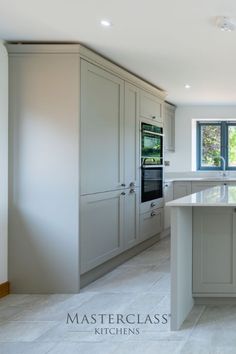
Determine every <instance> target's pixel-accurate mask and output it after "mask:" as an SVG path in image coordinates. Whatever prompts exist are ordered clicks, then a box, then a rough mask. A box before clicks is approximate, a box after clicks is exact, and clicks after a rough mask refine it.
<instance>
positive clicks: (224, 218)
mask: <svg viewBox="0 0 236 354" xmlns="http://www.w3.org/2000/svg"><path fill="white" fill-rule="evenodd" d="M235 222H236V213H235V212H234V209H233V208H222V207H205V208H200V207H195V208H194V209H193V292H194V293H206V294H213V296H214V294H220V293H222V294H227V293H235V292H236V257H235V254H236V228H235V227H236V224H235Z"/></svg>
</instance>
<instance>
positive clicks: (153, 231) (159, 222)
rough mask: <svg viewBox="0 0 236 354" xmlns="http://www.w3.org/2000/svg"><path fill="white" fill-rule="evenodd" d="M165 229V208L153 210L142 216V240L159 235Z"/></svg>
mask: <svg viewBox="0 0 236 354" xmlns="http://www.w3.org/2000/svg"><path fill="white" fill-rule="evenodd" d="M162 229H163V208H157V209H153V210H151V211H148V212H147V213H144V214H141V215H140V240H141V241H144V240H147V239H148V238H150V237H152V236H155V235H157V234H159V233H160V232H161V231H162Z"/></svg>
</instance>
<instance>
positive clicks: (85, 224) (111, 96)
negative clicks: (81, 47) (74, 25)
mask: <svg viewBox="0 0 236 354" xmlns="http://www.w3.org/2000/svg"><path fill="white" fill-rule="evenodd" d="M138 97H139V92H138V89H137V88H136V87H135V86H134V85H132V84H130V83H127V82H125V81H123V80H121V79H120V78H119V77H117V76H116V75H113V74H111V73H109V72H107V71H105V70H103V69H102V68H100V67H97V66H96V65H93V64H91V63H88V62H86V61H84V60H82V62H81V107H82V111H81V195H82V196H81V204H80V208H81V212H80V220H81V221H80V231H81V233H80V238H81V273H85V272H87V271H88V270H91V269H92V268H94V267H96V266H98V265H100V264H102V263H103V262H105V261H107V260H109V259H111V258H112V257H114V256H115V255H118V254H119V253H121V252H122V251H124V250H126V249H128V248H130V247H132V246H134V245H135V244H137V243H138V240H139V231H138V229H139V192H138V191H139V190H138V185H139V168H138V161H139V155H138V151H139V141H138V123H137V122H138V120H137V116H138Z"/></svg>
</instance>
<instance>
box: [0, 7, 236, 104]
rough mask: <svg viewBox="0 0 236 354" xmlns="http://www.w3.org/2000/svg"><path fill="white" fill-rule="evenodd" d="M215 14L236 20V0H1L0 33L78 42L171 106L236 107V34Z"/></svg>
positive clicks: (25, 38) (11, 37)
mask: <svg viewBox="0 0 236 354" xmlns="http://www.w3.org/2000/svg"><path fill="white" fill-rule="evenodd" d="M217 16H230V17H234V18H236V1H235V0H224V1H223V0H198V1H196V0H175V1H173V0H145V1H137V0H116V1H115V0H67V1H66V0H40V1H39V0H38V1H35V0H20V1H19V0H0V38H1V39H3V40H7V41H40V42H44V41H45V42H46V41H50V42H56V41H59V42H80V43H83V44H84V45H87V46H88V47H90V48H92V49H95V50H97V51H98V52H100V53H102V54H103V55H105V56H107V57H109V58H111V59H112V60H114V61H115V62H117V63H118V64H120V65H122V66H124V67H126V68H127V69H129V70H130V71H132V72H134V73H136V74H138V75H139V76H141V77H143V78H145V79H147V80H148V81H150V82H152V83H153V84H155V85H156V86H158V87H160V88H162V89H164V90H166V91H167V92H168V97H167V99H168V100H169V101H171V102H173V103H176V104H219V105H229V104H233V105H236V31H234V32H230V33H228V32H222V31H220V30H219V29H218V28H217V27H216V25H215V21H216V17H217ZM101 19H109V20H111V21H112V23H113V26H112V27H110V28H103V27H102V26H101V25H100V20H101ZM185 84H190V85H191V88H190V89H186V88H185V87H184V86H185Z"/></svg>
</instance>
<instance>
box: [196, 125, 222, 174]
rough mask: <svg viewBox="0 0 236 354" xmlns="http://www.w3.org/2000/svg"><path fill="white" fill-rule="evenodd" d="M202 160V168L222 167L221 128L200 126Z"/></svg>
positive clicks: (217, 126) (218, 126)
mask: <svg viewBox="0 0 236 354" xmlns="http://www.w3.org/2000/svg"><path fill="white" fill-rule="evenodd" d="M200 134H201V137H200V142H201V147H200V160H201V167H202V168H207V167H212V168H213V167H220V165H221V159H220V158H219V157H220V156H221V126H220V125H213V124H209V125H207V124H204V125H203V124H202V125H201V126H200Z"/></svg>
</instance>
